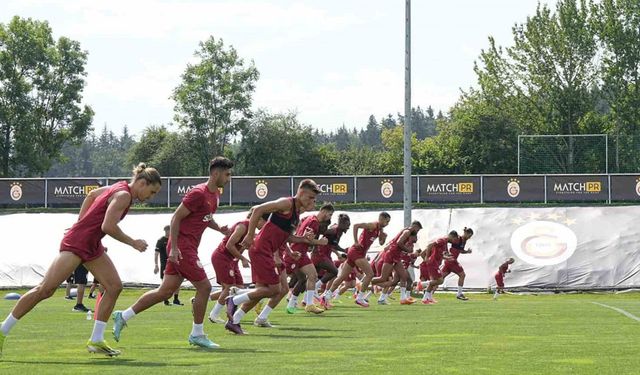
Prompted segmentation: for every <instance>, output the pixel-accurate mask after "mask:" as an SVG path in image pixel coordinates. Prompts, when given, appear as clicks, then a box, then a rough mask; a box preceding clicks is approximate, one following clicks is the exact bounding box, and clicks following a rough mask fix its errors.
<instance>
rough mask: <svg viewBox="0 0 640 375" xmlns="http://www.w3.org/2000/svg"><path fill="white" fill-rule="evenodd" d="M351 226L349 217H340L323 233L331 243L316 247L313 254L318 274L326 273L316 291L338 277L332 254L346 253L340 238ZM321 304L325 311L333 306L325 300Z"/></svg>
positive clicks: (318, 283) (312, 258)
mask: <svg viewBox="0 0 640 375" xmlns="http://www.w3.org/2000/svg"><path fill="white" fill-rule="evenodd" d="M350 226H351V219H349V215H347V214H340V215H338V223H337V224H333V225H332V226H330V227H329V228H328V229H327V230H326V231H324V233H323V236H324V237H325V238H326V239H327V240H328V242H329V243H328V244H327V245H320V246H316V248H315V250H314V251H313V252H312V253H311V261H312V262H313V264H314V265H315V267H316V271H317V272H318V274H319V273H320V272H321V271H324V274H323V275H322V277H321V278H320V279H319V280H318V282H317V283H316V285H315V288H316V291H318V290H319V289H320V288H321V287H322V285H327V284H328V283H329V282H330V281H331V280H333V279H335V278H336V277H337V276H338V268H337V267H336V266H335V264H334V262H333V261H332V260H331V253H332V252H334V253H336V254H340V253H345V252H346V251H345V250H344V249H343V248H341V247H340V238H342V235H343V234H345V233H346V232H347V230H349V227H350ZM326 288H328V287H326ZM326 288H325V289H326ZM320 303H321V304H322V307H324V308H325V309H326V308H330V307H331V305H329V304H327V303H326V302H325V299H324V298H321V299H320Z"/></svg>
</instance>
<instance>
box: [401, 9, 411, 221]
mask: <svg viewBox="0 0 640 375" xmlns="http://www.w3.org/2000/svg"><path fill="white" fill-rule="evenodd" d="M404 43H405V46H404V199H403V202H404V205H403V207H404V226H405V227H408V226H409V225H411V0H406V11H405V34H404Z"/></svg>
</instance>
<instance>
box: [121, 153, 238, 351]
mask: <svg viewBox="0 0 640 375" xmlns="http://www.w3.org/2000/svg"><path fill="white" fill-rule="evenodd" d="M231 168H233V162H232V161H231V160H229V159H227V158H225V157H222V156H218V157H216V158H214V159H213V160H211V162H210V163H209V178H208V179H207V182H205V183H202V184H199V185H196V186H194V187H193V188H192V189H191V190H190V191H189V192H188V193H187V194H186V195H185V196H184V198H182V203H180V205H179V206H178V208H177V209H176V211H175V212H174V214H173V217H172V218H171V226H170V229H169V233H170V236H169V242H168V244H167V249H169V254H168V255H169V256H168V258H167V261H168V262H167V268H166V269H165V271H164V278H163V279H162V284H160V287H158V288H156V289H154V290H151V291H149V292H147V293H145V294H144V295H142V297H140V298H138V300H137V301H136V302H135V303H134V304H133V305H132V306H131V307H129V308H128V309H126V310H124V311H116V312H115V313H114V314H113V322H114V324H113V337H114V338H115V340H116V341H120V334H121V333H122V329H123V328H124V327H126V326H127V322H128V321H129V320H131V318H133V317H134V316H136V315H137V314H140V313H141V312H143V311H145V310H146V309H148V308H150V307H151V306H153V305H155V304H157V303H160V302H162V301H164V300H166V299H168V298H170V297H171V296H172V295H173V294H174V293H175V291H176V290H178V288H179V287H180V285H181V284H182V281H183V280H184V279H185V278H186V279H187V280H189V281H190V282H191V284H192V285H193V286H194V287H195V288H196V295H195V298H194V300H193V304H192V311H193V325H192V328H191V334H190V335H189V338H188V342H189V344H190V345H194V346H199V347H202V348H207V349H214V348H217V347H218V345H217V344H215V343H214V342H213V341H211V340H209V338H208V337H207V335H205V333H204V327H203V321H204V315H205V313H206V309H207V301H208V300H209V294H210V293H211V283H210V282H209V279H208V278H207V274H206V273H205V272H204V268H202V263H200V259H199V258H198V245H200V239H201V238H202V233H203V232H204V230H205V229H207V228H211V229H213V230H216V231H218V232H220V233H222V234H224V235H226V234H227V232H228V228H227V227H226V226H223V227H220V226H219V225H218V224H217V223H216V222H215V220H214V219H213V214H214V213H215V212H216V209H217V208H218V203H219V199H220V192H219V190H218V189H219V188H222V187H224V186H225V185H226V184H227V183H228V182H229V180H230V179H231Z"/></svg>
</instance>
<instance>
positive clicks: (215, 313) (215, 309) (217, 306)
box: [209, 301, 224, 319]
mask: <svg viewBox="0 0 640 375" xmlns="http://www.w3.org/2000/svg"><path fill="white" fill-rule="evenodd" d="M223 307H224V305H221V304H220V302H217V301H216V304H215V305H214V306H213V310H211V313H209V318H211V319H216V318H217V317H218V315H220V311H222V308H223Z"/></svg>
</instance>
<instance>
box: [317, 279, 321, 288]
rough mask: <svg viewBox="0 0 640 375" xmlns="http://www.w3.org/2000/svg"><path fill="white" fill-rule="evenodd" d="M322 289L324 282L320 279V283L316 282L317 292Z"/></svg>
mask: <svg viewBox="0 0 640 375" xmlns="http://www.w3.org/2000/svg"><path fill="white" fill-rule="evenodd" d="M320 288H322V280H320V279H318V281H316V290H319V289H320Z"/></svg>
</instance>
